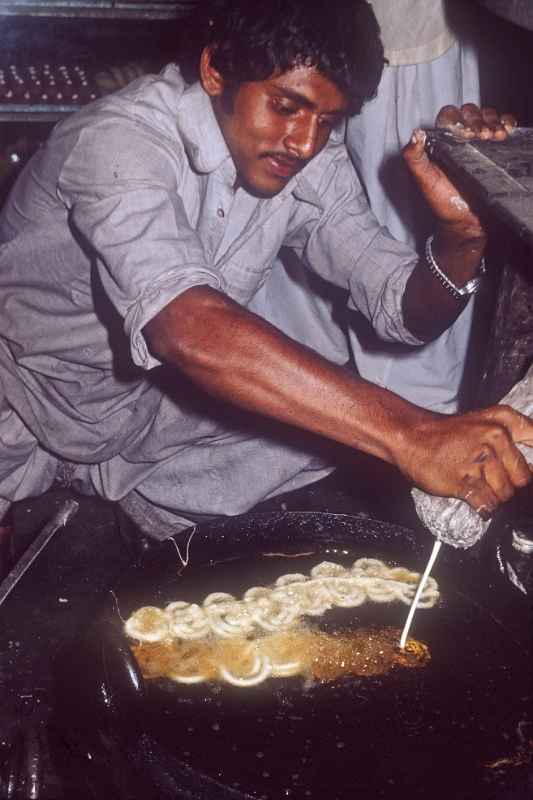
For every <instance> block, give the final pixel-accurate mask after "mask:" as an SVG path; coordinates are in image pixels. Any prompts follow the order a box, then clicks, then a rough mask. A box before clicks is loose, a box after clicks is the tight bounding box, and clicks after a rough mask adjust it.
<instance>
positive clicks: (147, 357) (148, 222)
mask: <svg viewBox="0 0 533 800" xmlns="http://www.w3.org/2000/svg"><path fill="white" fill-rule="evenodd" d="M235 178H236V175H235V167H234V165H233V162H232V160H231V157H230V155H229V152H228V150H227V147H226V145H225V142H224V139H223V137H222V135H221V132H220V129H219V127H218V124H217V122H216V119H215V117H214V114H213V111H212V108H211V103H210V100H209V98H208V96H207V95H206V94H205V92H204V91H203V89H202V88H201V86H200V85H199V84H194V85H193V86H191V87H187V86H186V85H185V84H184V82H183V80H182V78H181V76H180V73H179V70H178V69H177V68H176V67H175V66H173V65H170V66H168V67H166V68H165V69H164V70H163V72H162V73H161V75H159V76H154V75H150V76H144V77H142V78H141V79H139V80H137V81H135V82H134V83H132V84H130V85H129V86H128V87H126V88H125V89H123V90H121V91H119V92H117V93H115V94H113V95H110V96H108V97H106V98H104V99H102V100H100V101H98V102H96V103H93V104H91V105H90V106H87V107H86V108H85V109H83V110H82V111H80V112H79V113H77V114H74V115H73V116H71V117H69V118H68V119H66V120H65V121H63V122H61V123H60V124H59V125H57V126H56V128H55V129H54V131H53V133H52V135H51V137H50V139H49V141H48V142H47V143H46V145H45V146H43V147H42V148H41V149H40V150H39V151H38V152H37V154H36V155H35V156H34V157H33V158H32V160H31V161H30V162H29V164H28V165H27V166H26V168H25V169H24V171H23V173H22V175H21V176H20V178H19V180H18V182H17V184H16V187H15V189H14V191H13V192H12V194H11V196H10V198H9V200H8V202H7V204H6V206H5V207H4V209H3V211H2V214H1V217H0V241H1V242H2V245H1V246H0V293H1V297H2V309H3V312H2V315H1V317H0V375H1V379H2V384H3V395H4V401H3V402H4V406H3V408H4V411H5V413H4V417H5V418H7V417H9V418H10V419H11V422H10V424H12V421H13V415H15V416H16V418H17V424H18V425H20V426H22V428H23V429H24V431H25V433H26V434H27V436H32V437H34V438H35V440H36V442H38V446H39V447H40V448H42V449H43V450H44V451H46V452H48V453H50V454H52V455H53V456H54V457H55V456H57V457H59V458H62V459H67V460H71V461H74V462H80V463H83V464H87V465H89V466H91V467H94V468H93V469H92V472H91V480H92V482H93V485H94V487H95V488H96V490H97V491H98V492H99V493H100V494H103V495H104V496H106V497H111V498H112V499H118V498H120V497H123V496H124V495H125V494H127V493H128V492H129V491H131V490H132V489H134V488H138V487H142V486H143V485H144V482H145V481H146V480H148V479H149V477H150V475H153V474H154V473H157V474H158V475H159V474H160V471H161V465H171V466H169V469H170V471H171V473H172V478H171V480H170V484H171V485H172V486H176V485H177V484H180V483H183V484H184V485H185V484H186V483H187V481H188V480H189V475H191V473H197V478H196V483H195V492H196V493H197V496H198V497H199V498H200V499H199V500H198V504H197V505H198V508H204V507H205V505H206V503H205V502H204V500H202V496H204V495H206V494H208V493H209V491H211V488H212V487H211V486H210V476H209V467H208V466H206V464H208V462H209V460H210V459H212V458H214V456H213V454H214V452H215V451H216V448H217V445H219V444H220V443H221V441H225V440H226V439H227V437H230V438H231V439H232V442H233V445H234V456H235V457H234V462H235V464H236V465H237V467H236V468H237V469H238V468H239V457H238V453H239V446H240V445H239V442H241V441H245V442H246V447H244V446H243V447H242V454H243V459H244V460H243V468H244V470H246V466H245V461H246V458H247V457H250V456H251V453H252V454H253V458H254V459H255V458H257V459H258V460H260V457H261V452H262V448H263V447H264V443H261V442H259V441H258V442H257V444H256V445H254V443H253V442H254V436H253V435H250V429H249V425H248V421H247V422H246V424H244V423H243V424H241V422H240V421H239V419H238V418H237V417H234V416H232V414H231V412H230V411H229V410H228V411H227V412H225V413H223V414H221V413H220V412H219V411H215V410H214V409H213V408H211V407H210V406H209V403H208V402H207V401H205V398H202V399H201V400H200V401H199V400H198V398H197V397H196V395H195V391H194V388H193V387H190V386H189V385H188V383H187V382H186V381H185V380H184V379H182V378H180V376H179V375H178V374H177V373H175V375H174V378H173V380H174V383H173V387H172V397H169V394H168V393H167V392H164V391H162V390H161V388H160V385H159V383H158V381H157V380H154V379H153V378H154V375H156V374H157V373H158V372H160V371H159V370H157V371H156V372H155V373H154V368H155V367H158V366H159V362H158V361H157V360H156V359H155V358H154V357H153V355H151V354H150V352H149V349H148V347H147V344H146V341H145V339H144V336H143V327H144V326H145V325H146V323H147V322H148V321H149V320H150V319H152V318H153V317H154V316H155V315H156V314H157V313H158V312H159V311H160V310H161V309H162V308H163V307H164V306H165V305H167V304H168V303H169V302H170V301H171V300H173V299H174V298H176V297H178V296H179V295H180V294H181V293H182V292H184V291H185V290H187V289H189V288H190V287H192V286H197V285H209V286H211V287H214V288H215V289H218V290H220V291H221V292H224V293H225V294H227V295H228V296H230V297H232V298H233V299H234V300H236V301H237V302H239V303H240V304H242V305H244V306H251V305H253V298H254V295H255V293H256V292H257V291H258V289H259V287H260V286H261V285H262V284H263V283H264V281H265V279H266V277H267V275H268V273H269V271H270V270H271V269H272V268H273V265H274V263H275V257H276V254H277V253H278V251H279V249H280V247H281V246H282V245H285V246H287V247H290V248H292V249H293V250H294V251H295V252H296V253H297V254H298V255H299V257H300V258H301V259H302V260H303V262H304V263H305V264H306V266H307V267H308V268H309V269H311V270H314V271H315V272H317V273H318V274H319V275H320V276H321V277H323V278H325V279H326V280H328V281H331V282H333V283H335V284H337V285H338V286H340V287H343V288H345V289H346V290H347V291H348V292H349V297H350V301H349V302H350V303H351V304H352V305H353V306H354V307H356V308H357V309H359V310H360V311H361V312H362V313H363V314H364V315H365V316H366V317H367V318H368V319H369V320H370V321H371V322H372V324H373V325H374V327H375V329H376V330H377V332H378V333H379V335H380V336H382V337H383V338H384V339H386V340H389V341H395V340H397V341H403V342H407V343H412V344H418V341H417V340H416V339H415V338H414V337H413V336H412V335H411V334H410V333H409V331H408V330H407V329H406V328H405V327H404V324H403V319H402V312H401V298H402V295H403V292H404V288H405V283H406V281H407V279H408V277H409V275H410V273H411V270H412V268H413V266H414V264H415V263H416V260H417V257H416V255H415V254H414V252H413V251H412V250H411V249H410V248H409V247H406V246H405V245H402V244H399V243H398V242H396V241H395V240H393V239H392V238H391V237H390V235H389V234H388V233H387V231H386V230H385V229H383V228H381V227H380V226H379V225H378V223H377V222H376V220H375V218H374V216H373V215H372V213H371V212H370V210H369V208H368V204H367V202H366V199H365V196H364V193H363V191H362V189H361V187H360V184H359V182H358V180H357V177H356V175H355V173H354V170H353V168H352V166H351V164H350V161H349V159H348V156H347V153H346V150H345V147H344V144H343V143H342V133H341V132H340V131H339V132H338V133H334V134H333V135H332V136H331V139H330V142H329V143H328V145H327V147H326V148H325V149H324V150H323V151H322V152H321V153H320V154H319V155H318V156H317V157H316V158H315V159H314V160H313V161H312V162H311V163H310V164H309V165H307V166H306V168H305V169H304V170H303V171H302V172H301V173H299V174H298V175H297V176H296V177H295V178H293V179H292V180H291V181H290V183H289V184H288V185H287V186H286V187H285V188H284V189H283V191H281V192H280V193H279V194H278V195H276V196H275V197H273V198H271V199H258V198H255V197H253V196H251V195H249V194H248V193H247V192H246V191H244V190H243V189H241V188H239V189H237V190H236V191H235V190H234V184H235ZM317 324H319V323H317ZM325 355H326V356H328V353H325ZM206 403H207V404H206ZM8 409H9V412H8V411H7V410H8ZM6 415H7V416H6ZM4 417H2V416H1V415H0V439H1V434H2V419H3V418H4ZM254 447H255V450H254ZM292 447H293V448H294V445H292ZM235 448H236V449H235ZM26 449H27V448H26ZM25 452H26V451H25ZM221 452H223V451H221ZM184 453H187V459H188V460H187V459H186V458H184ZM195 453H196V454H197V455H195ZM206 454H208V455H206ZM178 455H179V456H180V463H183V464H184V465H186V466H184V468H183V469H184V471H183V473H182V472H181V471H180V469H179V467H177V466H176V464H177V463H178V462H177V461H176V457H177V456H178ZM4 456H5V459H7V461H6V460H4V463H8V462H9V458H10V457H12V458H14V457H15V456H14V450H13V449H12V450H9V448H7V449H6V448H5V447H3V448H2V459H4ZM215 460H216V458H215ZM209 463H210V462H209ZM125 465H126V466H125ZM17 466H18V467H20V466H21V464H20V463H19V464H17ZM298 469H300V467H298V468H296V467H292V466H291V468H290V470H289V471H291V470H292V472H291V474H293V473H294V475H295V474H296V473H297V472H298ZM282 471H283V470H282ZM167 472H168V470H167ZM5 474H6V471H5V470H4V473H3V474H0V496H4V497H6V496H7V495H8V494H9V491H11V489H9V490H8V489H6V486H7V483H6V482H5V481H3V476H4V475H5ZM202 476H204V477H202ZM26 477H27V476H26ZM248 477H249V476H248ZM219 483H220V481H219ZM223 483H224V481H222V484H223ZM285 483H286V482H285V479H284V478H283V479H281V478H280V475H277V476H276V477H275V478H274V479H273V480H272V481H270V482H269V481H268V480H266V482H265V485H264V486H262V487H261V488H260V489H259V494H260V496H259V499H261V496H267V495H268V494H270V493H274V492H275V491H276V490H281V489H282V488H284V486H285ZM30 484H31V481H30ZM217 485H218V484H217ZM245 485H246V481H244V480H243V481H240V482H239V484H238V486H235V487H234V488H232V487H230V486H222V485H221V486H220V487H219V490H218V491H219V494H220V499H219V501H217V504H216V509H217V511H216V513H219V512H220V510H221V509H222V511H223V509H224V508H226V507H228V508H230V507H231V508H233V507H234V506H235V504H234V503H233V502H232V500H233V498H232V497H231V496H228V494H225V492H227V493H229V495H231V493H232V492H233V491H235V492H237V491H238V493H239V499H238V507H239V508H246V507H247V506H249V505H251V504H252V502H254V501H257V499H258V490H257V487H256V488H255V489H253V490H252V489H251V490H250V491H249V492H248V491H247V490H246V488H245ZM155 502H157V500H155ZM184 502H188V501H185V500H184V499H183V497H182V498H181V499H177V500H176V501H174V500H173V499H172V498H170V499H169V500H168V504H167V505H168V507H170V508H174V507H176V508H178V509H180V510H183V509H184V506H183V503H184ZM207 505H209V504H208V503H207Z"/></svg>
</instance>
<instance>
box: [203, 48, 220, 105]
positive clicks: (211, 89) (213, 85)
mask: <svg viewBox="0 0 533 800" xmlns="http://www.w3.org/2000/svg"><path fill="white" fill-rule="evenodd" d="M212 54H213V50H212V48H211V47H204V49H203V50H202V55H201V56H200V80H201V82H202V86H203V87H204V89H205V91H206V92H207V94H208V95H209V96H210V97H219V96H220V95H221V94H222V92H223V91H224V78H223V77H222V75H221V74H220V72H219V71H218V70H217V69H215V67H214V66H213V64H212V63H211V56H212Z"/></svg>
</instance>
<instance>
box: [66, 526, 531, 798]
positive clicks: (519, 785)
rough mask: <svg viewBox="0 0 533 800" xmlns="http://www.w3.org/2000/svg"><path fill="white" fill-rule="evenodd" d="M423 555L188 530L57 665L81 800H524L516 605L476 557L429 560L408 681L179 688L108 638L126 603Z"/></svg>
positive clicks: (524, 687) (379, 620)
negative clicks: (322, 564)
mask: <svg viewBox="0 0 533 800" xmlns="http://www.w3.org/2000/svg"><path fill="white" fill-rule="evenodd" d="M431 544H432V540H431V537H430V536H429V535H428V534H427V533H426V534H425V535H424V536H422V537H420V536H418V535H415V533H414V532H412V531H409V530H406V529H404V528H401V527H399V526H395V525H390V524H386V523H382V522H377V521H375V520H370V519H367V518H365V517H363V516H348V515H336V514H326V513H314V512H312V513H311V512H310V513H297V512H289V513H280V514H263V515H245V516H243V517H240V518H234V519H229V520H224V521H218V522H216V523H211V524H208V525H205V526H202V527H199V528H198V529H197V531H196V533H195V534H194V537H193V539H192V541H191V545H190V554H189V565H188V566H187V567H186V568H183V566H182V565H181V563H180V560H179V558H178V555H177V551H176V548H175V546H174V545H173V544H172V543H171V542H164V543H161V544H160V545H158V546H156V547H155V549H152V550H151V551H150V552H149V553H147V554H146V555H145V556H144V557H143V558H142V559H141V560H140V562H139V564H138V565H137V566H136V567H134V568H133V569H131V570H129V572H128V574H127V575H125V576H124V579H123V580H122V581H121V582H120V583H119V584H117V586H116V587H114V589H113V592H110V594H109V601H108V603H107V604H106V606H105V608H103V609H102V614H101V616H100V617H99V618H98V619H97V620H96V621H95V624H94V625H93V626H91V627H90V628H89V629H88V630H87V632H86V633H85V634H84V635H82V636H80V638H79V640H77V641H76V643H75V646H74V647H70V649H69V650H68V651H67V652H64V653H62V654H61V657H60V659H59V662H58V667H57V674H58V686H59V691H58V698H59V700H60V702H59V703H58V711H57V727H58V729H59V730H60V731H61V732H62V735H63V736H64V738H65V739H66V740H67V741H68V742H69V744H70V746H71V747H72V748H73V752H74V753H76V754H77V757H78V758H79V759H80V765H81V768H82V770H83V773H84V774H85V775H86V780H87V781H88V782H89V784H90V785H91V786H92V787H93V788H94V795H95V797H106V800H107V799H108V798H115V797H116V798H120V799H121V800H122V798H128V800H137V798H139V800H140V799H141V798H142V800H150V799H151V798H153V799H154V800H155V799H156V798H157V800H161V799H162V798H190V800H201V799H202V800H203V798H209V800H230V798H235V800H242V799H243V798H266V799H267V800H279V798H285V797H288V798H292V799H293V800H306V799H307V798H312V799H313V800H336V799H338V800H352V798H358V797H361V798H368V799H369V800H373V799H374V798H395V800H397V798H398V797H407V796H409V797H413V798H422V797H424V798H426V797H432V798H447V800H473V798H476V800H477V798H480V800H490V798H511V797H513V798H526V797H528V796H529V794H528V786H527V784H528V774H529V773H528V768H527V761H528V757H529V755H530V753H529V752H528V744H527V742H528V736H530V735H531V734H530V729H529V702H530V693H529V690H530V664H529V655H530V654H529V649H528V644H529V643H528V633H527V630H528V629H527V624H526V620H527V601H526V600H525V599H524V598H522V597H521V596H520V595H519V594H518V593H517V592H515V591H513V590H512V588H510V587H509V586H507V585H503V584H501V585H500V584H499V583H498V580H497V579H496V578H494V576H490V575H489V574H488V573H487V571H486V570H485V569H484V565H483V563H482V560H481V561H480V559H477V560H474V559H469V558H465V557H462V556H461V555H460V554H458V553H457V552H453V551H451V550H445V551H444V552H443V553H442V557H441V558H440V563H439V562H437V565H436V567H435V577H436V578H437V580H438V581H439V584H440V588H441V593H442V600H441V603H440V604H439V606H438V607H436V608H433V609H431V610H425V611H424V610H421V611H419V612H418V614H417V616H416V617H415V622H414V628H413V630H412V634H413V635H414V636H415V637H416V638H418V639H421V640H422V641H424V642H426V643H427V644H428V646H429V648H430V651H431V655H432V660H431V662H430V663H429V664H428V665H427V666H426V667H425V668H423V669H420V670H416V669H415V670H407V669H395V670H393V671H391V672H390V673H388V674H386V675H384V676H379V677H366V678H353V677H351V678H343V679H339V680H337V681H335V682H333V683H330V684H324V685H310V686H307V685H305V684H304V683H303V681H302V680H301V679H300V678H286V679H270V680H268V681H266V682H265V683H263V684H261V685H260V686H258V687H254V688H248V689H238V688H235V687H232V686H226V685H224V686H221V685H216V686H209V685H206V684H202V685H199V686H198V685H196V686H184V685H181V684H175V683H173V682H171V681H168V680H166V679H158V680H152V681H144V680H143V678H142V677H141V676H140V674H139V671H138V668H137V665H136V663H135V660H134V658H133V657H132V655H131V653H130V650H129V646H128V642H127V640H126V638H125V637H124V635H123V633H122V620H121V617H122V618H126V617H127V616H128V615H129V614H130V613H131V612H132V611H134V610H135V609H136V608H138V607H139V606H141V605H146V604H154V605H160V606H163V605H165V604H166V603H168V602H170V601H171V600H176V599H185V600H195V601H197V602H198V601H201V600H202V599H203V598H204V597H205V596H206V595H207V594H208V593H209V592H211V591H215V590H216V591H229V592H232V593H234V594H236V595H239V594H241V593H242V592H243V591H244V590H245V589H246V588H248V587H249V586H252V585H256V584H257V583H262V584H265V583H269V582H270V581H272V580H274V579H275V578H276V577H277V576H278V575H280V574H283V573H285V572H294V571H298V572H300V571H303V572H305V571H307V570H308V569H309V568H310V566H312V565H313V564H316V563H318V561H321V560H324V559H328V560H333V561H339V562H341V563H351V562H352V561H353V560H354V558H357V557H361V556H372V557H375V558H381V559H384V560H386V561H387V562H389V563H399V564H402V565H405V566H407V567H409V568H411V569H413V568H414V569H418V570H421V569H423V567H424V564H425V562H426V560H427V557H428V554H429V550H430V547H431ZM181 549H182V553H183V554H185V550H184V547H183V543H182V548H181ZM302 553H305V554H307V555H300V554H302ZM288 556H293V557H294V556H297V557H294V558H289V557H288ZM407 610H408V609H407V607H406V606H404V605H400V604H399V603H395V604H388V605H386V606H383V605H382V606H379V607H378V606H377V605H376V604H366V605H365V606H361V607H360V608H357V609H351V610H349V611H347V610H346V611H344V610H343V612H342V615H341V617H340V618H339V619H337V620H335V621H334V622H335V625H340V626H341V627H342V626H344V627H346V626H348V627H352V626H357V625H365V626H366V625H369V624H374V625H393V626H397V627H401V626H402V624H403V621H404V619H405V616H406V613H407ZM331 613H335V612H327V614H326V617H325V624H326V625H327V624H332V623H331V619H330V618H328V614H331ZM328 619H329V620H330V621H329V623H328Z"/></svg>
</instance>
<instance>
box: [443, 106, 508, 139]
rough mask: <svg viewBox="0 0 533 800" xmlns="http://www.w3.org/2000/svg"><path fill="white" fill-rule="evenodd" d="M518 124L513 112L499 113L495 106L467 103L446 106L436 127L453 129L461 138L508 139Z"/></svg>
mask: <svg viewBox="0 0 533 800" xmlns="http://www.w3.org/2000/svg"><path fill="white" fill-rule="evenodd" d="M516 126H517V121H516V117H514V116H513V115H512V114H499V113H498V111H496V109H495V108H488V107H487V108H479V106H477V105H476V104H475V103H465V104H464V105H463V106H461V108H457V106H444V108H441V110H440V111H439V113H438V115H437V119H436V121H435V127H436V128H443V129H445V130H448V131H451V132H452V133H453V135H454V136H457V137H458V138H459V139H467V140H469V139H484V140H487V139H494V141H498V142H501V141H503V140H505V139H507V138H508V137H509V136H510V135H511V134H512V132H513V131H514V129H515V128H516Z"/></svg>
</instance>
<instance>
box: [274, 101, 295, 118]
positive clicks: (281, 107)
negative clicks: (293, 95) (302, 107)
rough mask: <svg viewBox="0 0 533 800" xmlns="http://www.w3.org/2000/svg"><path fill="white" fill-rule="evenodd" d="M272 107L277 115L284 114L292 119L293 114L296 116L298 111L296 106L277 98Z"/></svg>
mask: <svg viewBox="0 0 533 800" xmlns="http://www.w3.org/2000/svg"><path fill="white" fill-rule="evenodd" d="M272 106H273V108H274V111H275V112H276V113H277V114H282V115H283V116H286V117H290V116H291V114H295V113H296V111H297V109H296V108H295V106H293V105H292V104H288V103H285V102H283V101H281V100H277V99H276V98H274V99H273V100H272Z"/></svg>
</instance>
